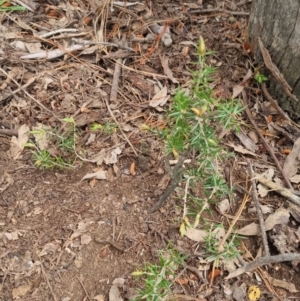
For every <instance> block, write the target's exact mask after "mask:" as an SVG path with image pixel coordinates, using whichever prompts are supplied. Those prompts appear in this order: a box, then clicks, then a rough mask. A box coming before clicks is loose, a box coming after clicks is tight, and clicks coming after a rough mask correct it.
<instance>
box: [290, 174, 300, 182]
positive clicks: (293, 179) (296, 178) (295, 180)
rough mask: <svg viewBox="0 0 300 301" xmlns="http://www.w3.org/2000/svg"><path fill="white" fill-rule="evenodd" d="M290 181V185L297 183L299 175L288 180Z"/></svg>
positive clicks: (299, 179)
mask: <svg viewBox="0 0 300 301" xmlns="http://www.w3.org/2000/svg"><path fill="white" fill-rule="evenodd" d="M290 181H291V182H292V183H297V184H298V183H299V182H300V175H294V176H293V177H291V178H290Z"/></svg>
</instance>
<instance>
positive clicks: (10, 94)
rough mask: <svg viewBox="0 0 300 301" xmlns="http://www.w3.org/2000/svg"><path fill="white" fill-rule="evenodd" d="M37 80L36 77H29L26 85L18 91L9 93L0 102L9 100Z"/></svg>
mask: <svg viewBox="0 0 300 301" xmlns="http://www.w3.org/2000/svg"><path fill="white" fill-rule="evenodd" d="M36 79H37V76H35V77H31V78H30V79H29V80H28V81H27V83H26V84H24V85H23V86H21V87H19V88H18V89H16V90H14V91H12V92H11V93H9V94H8V95H5V96H4V97H3V98H2V99H1V100H0V102H2V101H5V100H6V99H7V98H9V97H10V96H12V95H15V94H16V93H18V92H19V91H20V90H23V89H25V88H27V87H28V86H30V85H31V84H32V83H33V82H34V81H35V80H36Z"/></svg>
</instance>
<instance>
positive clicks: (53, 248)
mask: <svg viewBox="0 0 300 301" xmlns="http://www.w3.org/2000/svg"><path fill="white" fill-rule="evenodd" d="M58 247H59V245H58V244H54V243H52V242H50V243H48V244H46V245H45V246H44V248H43V250H42V251H41V252H40V253H39V254H38V256H39V257H42V256H45V255H48V254H49V253H51V254H54V253H55V252H56V250H57V249H58Z"/></svg>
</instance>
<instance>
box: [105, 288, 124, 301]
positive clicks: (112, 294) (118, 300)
mask: <svg viewBox="0 0 300 301" xmlns="http://www.w3.org/2000/svg"><path fill="white" fill-rule="evenodd" d="M108 300H109V301H123V298H122V297H121V294H120V290H119V288H118V286H117V285H115V284H113V285H112V286H111V288H110V290H109V297H108Z"/></svg>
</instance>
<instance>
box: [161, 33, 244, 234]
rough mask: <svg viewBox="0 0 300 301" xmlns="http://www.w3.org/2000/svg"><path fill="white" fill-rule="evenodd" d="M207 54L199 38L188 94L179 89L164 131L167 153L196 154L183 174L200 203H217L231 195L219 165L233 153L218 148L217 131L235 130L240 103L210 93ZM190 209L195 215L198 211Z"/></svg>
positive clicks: (211, 70) (212, 71)
mask: <svg viewBox="0 0 300 301" xmlns="http://www.w3.org/2000/svg"><path fill="white" fill-rule="evenodd" d="M209 55H211V52H206V49H205V44H204V40H203V38H200V43H199V46H198V52H197V56H198V61H197V63H196V67H197V70H195V71H193V73H192V81H191V85H190V93H189V94H187V93H186V92H185V91H184V90H181V89H180V88H179V89H178V90H177V91H176V93H175V96H174V97H173V99H172V104H171V109H170V111H169V112H168V115H167V128H166V129H165V130H164V132H163V138H164V139H165V141H166V149H167V153H168V154H170V153H173V154H174V156H175V157H177V158H179V157H181V156H184V155H186V154H189V153H191V152H193V153H194V154H195V159H196V160H195V162H196V164H195V165H194V166H193V167H189V168H187V170H186V171H185V174H186V177H189V178H191V181H190V185H191V186H194V185H198V186H199V185H200V186H201V187H202V188H203V189H202V190H203V196H202V197H203V200H202V203H204V202H214V201H217V200H218V198H220V197H224V196H226V195H227V194H228V193H231V191H230V189H229V188H228V186H227V184H226V182H225V180H224V178H223V176H222V175H221V174H220V172H219V170H218V166H219V163H220V162H222V161H224V160H225V159H227V158H228V157H229V156H231V155H232V154H230V153H229V152H227V151H226V150H225V149H224V148H223V147H222V146H221V144H220V141H219V139H218V135H217V132H218V131H221V130H223V129H226V130H230V129H233V130H235V131H238V130H239V124H240V123H239V116H240V115H241V113H242V112H243V107H242V105H241V104H240V102H239V101H237V100H234V99H222V98H221V97H218V96H217V95H216V93H215V91H214V90H213V88H212V85H211V83H213V82H214V81H215V78H214V76H215V73H216V69H215V68H212V67H210V66H209V65H207V64H206V59H207V57H208V56H209ZM198 201H199V200H198ZM194 205H195V203H194ZM192 207H194V211H195V214H197V212H199V210H201V209H199V208H198V209H197V206H190V208H192ZM187 214H191V211H189V212H188V213H187ZM184 215H185V214H184ZM183 230H184V229H183ZM183 232H184V231H183Z"/></svg>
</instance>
